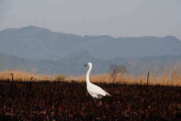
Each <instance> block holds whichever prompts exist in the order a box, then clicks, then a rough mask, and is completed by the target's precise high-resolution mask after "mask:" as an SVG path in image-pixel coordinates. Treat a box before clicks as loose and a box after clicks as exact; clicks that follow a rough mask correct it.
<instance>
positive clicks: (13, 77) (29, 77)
mask: <svg viewBox="0 0 181 121" xmlns="http://www.w3.org/2000/svg"><path fill="white" fill-rule="evenodd" d="M147 74H148V73H146V72H145V73H144V74H142V75H138V76H134V75H131V74H129V73H117V74H116V76H115V75H114V76H113V75H112V73H106V74H99V75H92V76H91V81H92V82H104V83H122V84H141V85H147V83H148V84H149V85H172V86H181V74H180V73H177V72H173V73H171V74H170V72H165V73H163V74H162V75H155V74H152V73H149V77H148V75H147ZM113 78H114V79H113ZM0 80H9V81H35V82H36V81H67V82H71V81H76V82H84V81H85V76H65V75H63V74H58V75H43V74H36V73H30V72H23V71H18V70H12V71H3V72H0Z"/></svg>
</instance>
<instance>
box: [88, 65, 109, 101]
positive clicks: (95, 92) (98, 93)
mask: <svg viewBox="0 0 181 121" xmlns="http://www.w3.org/2000/svg"><path fill="white" fill-rule="evenodd" d="M85 66H86V67H87V66H88V67H89V68H88V71H87V73H86V85H87V91H88V93H89V94H90V95H91V96H92V97H93V98H97V99H101V98H102V97H104V96H111V95H110V94H109V93H108V92H106V91H105V90H103V89H102V88H101V87H99V86H97V85H95V84H93V83H91V82H90V73H91V70H92V63H91V62H89V63H88V64H85Z"/></svg>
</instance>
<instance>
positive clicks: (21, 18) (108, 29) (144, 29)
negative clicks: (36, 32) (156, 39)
mask: <svg viewBox="0 0 181 121" xmlns="http://www.w3.org/2000/svg"><path fill="white" fill-rule="evenodd" d="M180 13H181V0H0V29H4V28H7V27H21V26H26V25H38V26H41V27H46V28H50V29H51V30H53V31H60V32H68V33H76V34H83V35H85V34H91V35H94V34H96V35H98V34H109V35H114V36H146V35H156V36H165V35H175V36H177V37H179V38H181V14H180Z"/></svg>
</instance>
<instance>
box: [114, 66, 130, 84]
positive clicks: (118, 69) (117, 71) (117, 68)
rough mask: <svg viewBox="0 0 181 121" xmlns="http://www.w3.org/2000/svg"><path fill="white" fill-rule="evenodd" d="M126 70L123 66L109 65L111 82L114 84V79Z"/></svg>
mask: <svg viewBox="0 0 181 121" xmlns="http://www.w3.org/2000/svg"><path fill="white" fill-rule="evenodd" d="M127 72H128V71H127V68H126V66H124V65H116V64H114V65H111V66H110V75H111V78H112V82H115V81H116V78H117V76H118V74H124V73H127Z"/></svg>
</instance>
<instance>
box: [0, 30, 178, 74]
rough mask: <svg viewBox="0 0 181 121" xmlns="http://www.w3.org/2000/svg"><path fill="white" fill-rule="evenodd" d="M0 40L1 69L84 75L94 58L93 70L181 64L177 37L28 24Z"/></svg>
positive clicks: (157, 69)
mask: <svg viewBox="0 0 181 121" xmlns="http://www.w3.org/2000/svg"><path fill="white" fill-rule="evenodd" d="M0 43H1V44H0V70H7V69H20V70H27V71H36V72H38V73H45V74H58V73H62V74H73V75H74V74H75V75H77V74H78V75H82V74H84V73H85V71H86V70H85V68H84V67H83V65H84V64H85V63H87V62H89V61H91V62H93V63H94V69H93V73H105V72H109V71H110V66H111V65H112V64H122V65H125V66H126V67H127V68H128V71H129V72H131V73H134V74H140V73H143V72H145V71H148V70H149V71H151V70H152V71H155V72H163V71H164V68H165V67H167V66H170V65H174V64H176V63H181V41H180V40H179V39H177V38H176V37H174V36H166V37H154V36H146V37H118V38H114V37H111V36H107V35H101V36H87V35H86V36H79V35H74V34H66V33H60V32H52V31H50V30H48V29H45V28H40V27H35V26H27V27H23V28H9V29H5V30H3V31H0Z"/></svg>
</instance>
